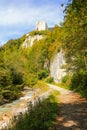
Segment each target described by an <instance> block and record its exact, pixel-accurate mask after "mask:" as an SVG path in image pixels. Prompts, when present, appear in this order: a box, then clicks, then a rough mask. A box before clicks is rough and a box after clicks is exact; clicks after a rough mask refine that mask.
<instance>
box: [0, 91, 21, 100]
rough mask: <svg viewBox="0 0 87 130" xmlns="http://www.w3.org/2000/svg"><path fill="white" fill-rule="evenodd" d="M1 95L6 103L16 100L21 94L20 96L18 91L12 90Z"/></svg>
mask: <svg viewBox="0 0 87 130" xmlns="http://www.w3.org/2000/svg"><path fill="white" fill-rule="evenodd" d="M1 95H2V96H3V98H4V99H5V102H6V100H7V102H8V101H9V100H10V101H11V100H15V99H17V98H19V97H20V94H18V93H17V92H16V91H11V90H4V91H2V93H1Z"/></svg>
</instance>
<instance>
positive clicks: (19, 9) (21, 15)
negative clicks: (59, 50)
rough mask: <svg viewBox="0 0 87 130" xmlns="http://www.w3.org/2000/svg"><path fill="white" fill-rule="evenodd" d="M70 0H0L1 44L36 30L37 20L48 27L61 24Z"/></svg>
mask: <svg viewBox="0 0 87 130" xmlns="http://www.w3.org/2000/svg"><path fill="white" fill-rule="evenodd" d="M67 1H68V0H0V45H2V44H4V43H6V42H7V41H8V40H9V39H15V38H19V37H21V36H22V35H24V34H26V33H28V32H30V31H32V30H35V24H36V21H43V20H44V21H45V22H46V23H47V25H48V27H53V26H54V25H56V24H57V25H59V24H60V22H62V21H63V19H64V13H63V10H64V7H61V4H65V5H66V4H67Z"/></svg>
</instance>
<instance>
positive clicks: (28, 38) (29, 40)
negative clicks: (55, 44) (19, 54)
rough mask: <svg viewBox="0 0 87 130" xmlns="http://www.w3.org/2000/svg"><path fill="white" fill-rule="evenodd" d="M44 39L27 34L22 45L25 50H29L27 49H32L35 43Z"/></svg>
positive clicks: (40, 36)
mask: <svg viewBox="0 0 87 130" xmlns="http://www.w3.org/2000/svg"><path fill="white" fill-rule="evenodd" d="M42 38H43V36H42V35H39V34H37V35H34V36H30V35H29V34H26V39H25V41H24V43H23V44H22V47H23V48H27V47H31V46H32V45H33V44H34V42H35V41H39V40H41V39H42Z"/></svg>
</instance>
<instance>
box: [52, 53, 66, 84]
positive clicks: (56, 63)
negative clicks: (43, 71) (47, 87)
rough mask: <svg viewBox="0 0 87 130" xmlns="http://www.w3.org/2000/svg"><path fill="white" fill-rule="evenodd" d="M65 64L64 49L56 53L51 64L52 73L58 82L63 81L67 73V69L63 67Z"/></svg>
mask: <svg viewBox="0 0 87 130" xmlns="http://www.w3.org/2000/svg"><path fill="white" fill-rule="evenodd" d="M64 64H65V61H64V56H63V53H62V51H60V52H58V53H57V54H56V56H55V57H54V60H53V61H52V62H51V65H50V74H51V77H53V79H54V81H55V82H56V83H58V82H59V81H61V79H62V77H63V76H64V75H66V72H65V69H62V65H64Z"/></svg>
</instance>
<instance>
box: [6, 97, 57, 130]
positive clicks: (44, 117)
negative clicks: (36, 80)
mask: <svg viewBox="0 0 87 130" xmlns="http://www.w3.org/2000/svg"><path fill="white" fill-rule="evenodd" d="M57 113H58V104H57V101H56V99H55V97H54V96H53V95H50V96H49V97H48V98H47V99H44V100H43V101H40V99H38V100H37V102H35V105H34V107H33V105H32V102H30V103H29V109H28V112H26V113H25V114H22V113H20V115H18V116H17V117H15V118H14V120H15V125H13V126H12V128H10V129H9V130H48V129H49V128H50V127H51V126H52V125H53V124H54V122H55V121H56V116H57ZM13 124H14V122H13ZM5 130H6V129H5Z"/></svg>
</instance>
